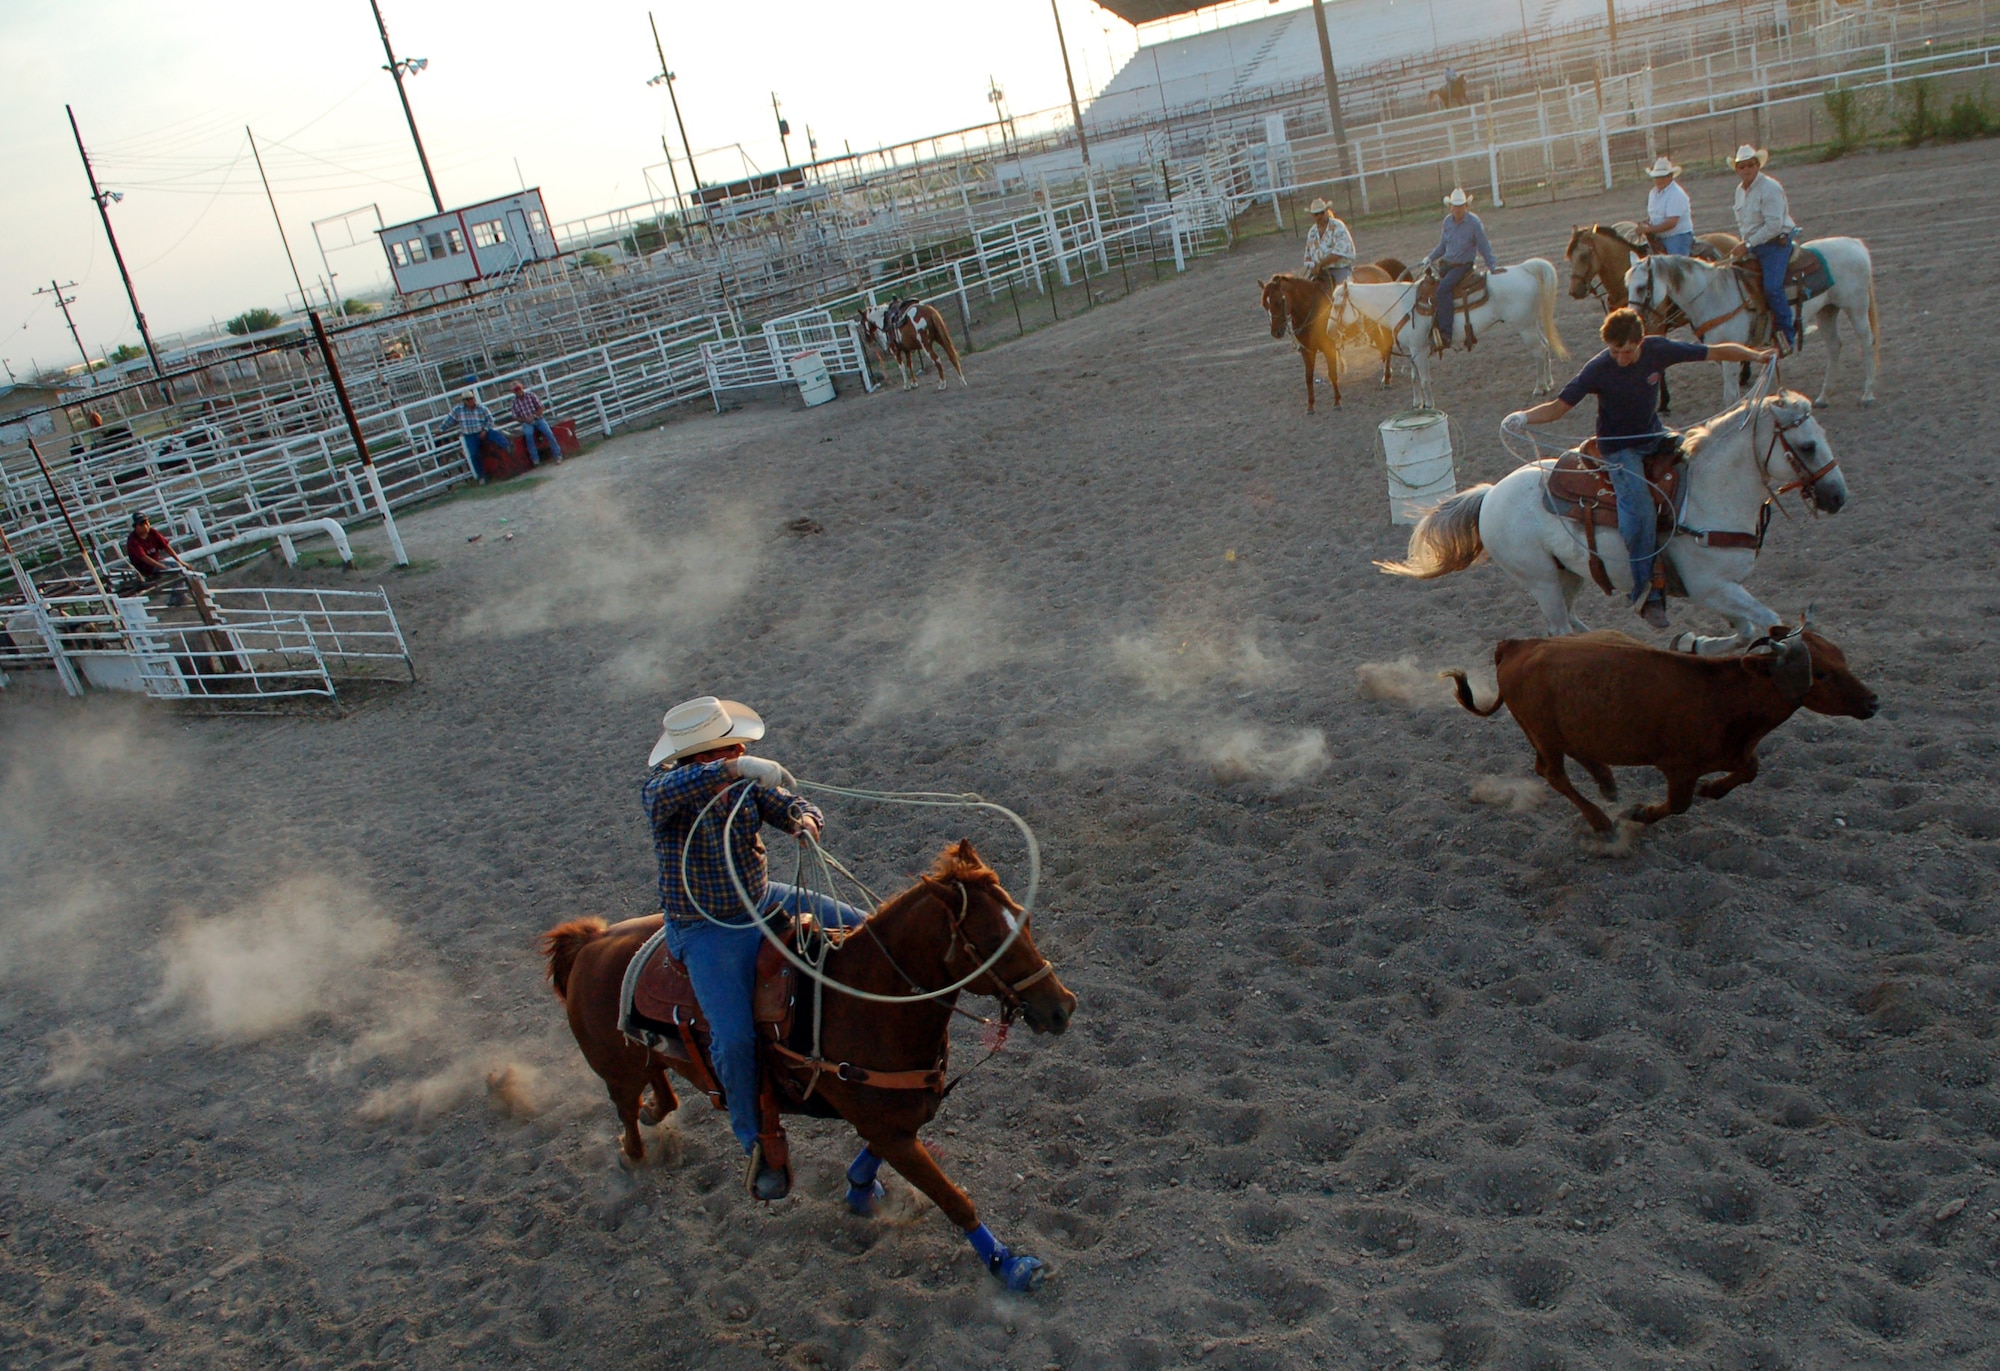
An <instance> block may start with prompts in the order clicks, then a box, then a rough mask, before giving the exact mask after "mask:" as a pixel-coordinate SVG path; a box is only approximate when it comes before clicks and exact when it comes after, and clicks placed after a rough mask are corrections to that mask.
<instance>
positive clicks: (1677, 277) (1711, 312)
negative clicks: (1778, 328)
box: [1625, 238, 1882, 405]
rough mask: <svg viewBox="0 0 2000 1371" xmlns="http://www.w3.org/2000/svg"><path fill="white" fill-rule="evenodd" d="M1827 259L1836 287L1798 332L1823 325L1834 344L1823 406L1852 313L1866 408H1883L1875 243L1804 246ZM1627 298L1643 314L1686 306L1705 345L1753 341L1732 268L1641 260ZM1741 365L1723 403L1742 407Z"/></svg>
mask: <svg viewBox="0 0 2000 1371" xmlns="http://www.w3.org/2000/svg"><path fill="white" fill-rule="evenodd" d="M1800 246H1801V249H1803V248H1811V249H1813V250H1814V251H1815V252H1817V253H1819V254H1820V255H1821V256H1822V257H1824V258H1825V259H1826V269H1827V271H1828V272H1830V273H1831V274H1832V276H1833V286H1832V288H1831V289H1830V290H1828V291H1827V292H1826V293H1825V294H1824V295H1815V296H1814V297H1813V298H1812V299H1810V300H1808V301H1806V302H1805V304H1803V305H1801V306H1800V307H1799V311H1798V314H1799V317H1798V329H1799V340H1800V342H1801V344H1803V343H1804V341H1805V336H1806V333H1805V330H1806V324H1807V322H1808V321H1814V322H1816V323H1817V324H1818V326H1819V332H1820V336H1821V337H1822V338H1824V339H1826V379H1825V380H1824V381H1822V382H1820V388H1819V395H1818V397H1817V398H1816V399H1814V401H1813V403H1814V404H1816V405H1824V404H1826V403H1827V398H1826V397H1827V393H1828V392H1829V391H1830V390H1832V389H1833V369H1834V367H1835V366H1836V365H1837V364H1838V363H1839V362H1840V331H1839V327H1838V325H1839V319H1840V316H1841V315H1843V314H1845V315H1846V316H1847V322H1848V323H1849V324H1851V325H1853V327H1854V332H1855V334H1856V335H1857V336H1858V337H1859V338H1860V340H1861V403H1862V404H1864V405H1872V404H1874V403H1875V368H1876V366H1877V365H1878V364H1879V363H1880V362H1881V360H1882V342H1881V338H1882V335H1881V333H1880V332H1879V330H1878V325H1877V323H1876V316H1875V264H1874V262H1873V261H1872V260H1871V259H1870V258H1869V256H1868V245H1867V244H1866V243H1864V242H1862V241H1861V240H1860V239H1859V238H1815V239H1814V240H1813V241H1812V242H1810V243H1804V244H1801V245H1800ZM1625 293H1626V294H1627V295H1628V296H1630V297H1631V299H1632V303H1633V304H1635V305H1637V306H1639V307H1640V308H1641V309H1642V310H1650V311H1653V312H1655V313H1657V312H1658V311H1659V310H1660V309H1662V308H1663V307H1664V306H1665V305H1666V302H1667V300H1668V299H1671V300H1672V301H1673V302H1674V303H1675V304H1677V305H1679V306H1680V307H1681V313H1683V314H1685V315H1687V317H1688V322H1689V323H1690V324H1692V325H1693V326H1694V336H1695V337H1696V338H1698V339H1700V340H1701V341H1702V342H1704V343H1747V342H1749V341H1750V322H1751V314H1750V307H1749V305H1748V304H1747V303H1746V302H1745V300H1744V298H1743V285H1742V283H1741V282H1740V281H1738V280H1737V279H1736V273H1735V271H1733V270H1732V269H1730V268H1729V267H1718V266H1712V265H1710V264H1709V263H1707V262H1700V261H1696V260H1695V259H1694V258H1692V257H1664V256H1656V257H1647V258H1642V259H1641V260H1639V261H1637V262H1634V263H1633V264H1632V268H1631V270H1629V271H1627V272H1626V273H1625ZM1736 395H1737V386H1736V368H1735V366H1734V364H1725V365H1724V366H1723V368H1722V402H1723V403H1724V404H1725V405H1733V404H1735V403H1736Z"/></svg>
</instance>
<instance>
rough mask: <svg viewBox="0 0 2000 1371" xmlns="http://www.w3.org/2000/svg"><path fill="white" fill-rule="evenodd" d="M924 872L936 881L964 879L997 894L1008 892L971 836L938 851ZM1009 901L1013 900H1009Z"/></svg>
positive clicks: (970, 883) (968, 883)
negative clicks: (935, 857) (974, 847)
mask: <svg viewBox="0 0 2000 1371" xmlns="http://www.w3.org/2000/svg"><path fill="white" fill-rule="evenodd" d="M924 874H925V876H927V877H928V878H929V879H931V880H934V881H963V882H965V883H966V884H967V885H980V886H986V887H988V888H990V889H991V890H993V891H994V892H995V893H997V894H1001V895H1005V894H1006V892H1005V891H1003V890H1001V888H1000V874H999V873H998V872H996V871H995V870H994V869H993V868H992V867H990V866H988V865H987V864H986V859H985V858H984V857H981V856H980V855H979V853H978V852H976V851H974V850H973V846H972V840H971V839H970V838H960V839H959V840H958V841H957V842H955V843H953V844H952V845H951V846H950V847H947V848H946V849H945V850H944V851H942V852H940V853H938V859H937V860H936V861H935V862H932V863H931V869H930V870H929V871H927V872H925V873H924ZM1008 903H1010V904H1011V903H1013V902H1012V900H1009V901H1008ZM1018 907H1019V906H1016V908H1018Z"/></svg>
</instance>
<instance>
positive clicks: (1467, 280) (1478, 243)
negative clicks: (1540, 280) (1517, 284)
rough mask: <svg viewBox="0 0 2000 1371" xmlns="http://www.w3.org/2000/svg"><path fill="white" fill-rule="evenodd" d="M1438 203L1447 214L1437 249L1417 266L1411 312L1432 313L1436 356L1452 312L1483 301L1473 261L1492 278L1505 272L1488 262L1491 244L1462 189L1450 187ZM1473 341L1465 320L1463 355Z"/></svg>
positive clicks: (1445, 344) (1446, 342) (1447, 339)
mask: <svg viewBox="0 0 2000 1371" xmlns="http://www.w3.org/2000/svg"><path fill="white" fill-rule="evenodd" d="M1444 203H1445V207H1446V208H1447V209H1449V210H1450V211H1451V212H1450V213H1449V214H1447V215H1445V217H1444V226H1443V227H1442V228H1441V229H1440V230H1439V232H1438V243H1437V246H1436V247H1434V248H1432V249H1431V250H1430V251H1429V252H1427V253H1425V254H1424V258H1423V262H1422V265H1423V267H1424V268H1425V273H1424V274H1425V277H1426V279H1425V280H1424V282H1423V283H1422V284H1420V285H1419V286H1418V287H1417V313H1419V314H1426V315H1427V314H1431V313H1433V311H1435V314H1436V318H1437V322H1436V323H1435V324H1434V325H1432V329H1431V332H1432V342H1431V346H1432V348H1433V350H1435V351H1437V352H1443V351H1444V350H1445V349H1447V348H1449V347H1450V346H1451V333H1452V316H1453V312H1454V310H1457V309H1464V310H1470V309H1471V308H1472V307H1473V306H1474V305H1478V304H1482V303H1484V301H1485V299H1486V289H1485V286H1486V283H1485V281H1484V280H1483V279H1482V278H1480V277H1478V276H1476V275H1475V274H1474V272H1475V269H1476V268H1477V267H1478V265H1479V262H1480V261H1481V260H1482V259H1483V260H1484V261H1485V263H1486V270H1487V271H1488V272H1490V273H1492V274H1493V275H1495V276H1497V275H1499V274H1500V273H1501V272H1503V271H1505V270H1507V268H1505V267H1503V266H1501V265H1500V264H1499V263H1498V262H1497V261H1495V260H1494V257H1493V244H1491V243H1490V242H1488V241H1487V240H1486V225H1484V224H1482V223H1480V222H1479V216H1478V215H1476V214H1474V213H1472V211H1471V208H1470V206H1471V204H1472V197H1471V196H1470V195H1467V194H1466V193H1465V188H1464V187H1463V186H1458V187H1454V188H1453V190H1452V192H1451V194H1449V195H1447V196H1446V197H1445V198H1444ZM1478 341H1479V340H1478V339H1477V338H1475V337H1474V336H1473V333H1472V322H1471V320H1470V319H1468V320H1467V321H1466V326H1465V346H1466V348H1467V350H1470V349H1471V348H1473V347H1474V346H1475V345H1476V344H1477V343H1478Z"/></svg>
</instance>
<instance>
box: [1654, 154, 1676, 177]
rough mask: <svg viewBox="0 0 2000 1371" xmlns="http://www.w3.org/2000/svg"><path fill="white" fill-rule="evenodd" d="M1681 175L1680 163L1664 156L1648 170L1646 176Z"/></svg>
mask: <svg viewBox="0 0 2000 1371" xmlns="http://www.w3.org/2000/svg"><path fill="white" fill-rule="evenodd" d="M1680 174H1681V166H1680V163H1678V162H1674V161H1670V160H1668V158H1667V157H1666V156H1664V155H1662V156H1661V158H1660V160H1659V161H1657V162H1655V163H1653V165H1652V166H1650V167H1647V168H1646V175H1648V176H1679V175H1680Z"/></svg>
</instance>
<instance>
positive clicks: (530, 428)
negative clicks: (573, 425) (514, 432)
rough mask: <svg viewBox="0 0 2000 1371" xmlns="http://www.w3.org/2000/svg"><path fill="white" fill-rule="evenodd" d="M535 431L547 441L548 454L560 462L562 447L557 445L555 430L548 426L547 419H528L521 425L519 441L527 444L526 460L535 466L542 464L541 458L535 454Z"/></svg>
mask: <svg viewBox="0 0 2000 1371" xmlns="http://www.w3.org/2000/svg"><path fill="white" fill-rule="evenodd" d="M537 433H539V434H541V435H542V439H543V441H545V442H546V443H548V445H549V456H551V457H553V458H555V459H556V460H557V461H558V462H560V461H561V460H562V448H561V447H560V446H558V445H557V443H556V431H555V430H554V429H552V428H550V427H549V421H548V420H547V419H530V420H528V421H527V422H526V423H524V424H522V425H521V441H522V443H523V444H525V445H526V446H527V449H528V460H529V461H530V462H532V463H533V464H534V465H536V466H540V465H541V464H542V459H541V458H540V457H538V456H536V455H535V435H536V434H537Z"/></svg>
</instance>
